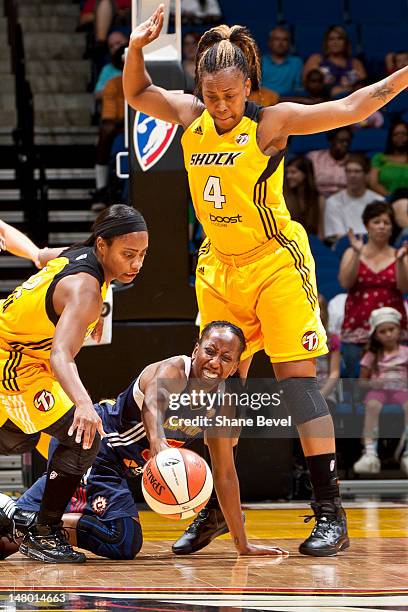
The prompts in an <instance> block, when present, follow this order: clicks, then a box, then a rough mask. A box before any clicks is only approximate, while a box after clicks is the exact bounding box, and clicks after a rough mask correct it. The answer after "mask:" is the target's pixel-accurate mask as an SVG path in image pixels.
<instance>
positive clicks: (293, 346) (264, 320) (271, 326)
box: [196, 221, 328, 363]
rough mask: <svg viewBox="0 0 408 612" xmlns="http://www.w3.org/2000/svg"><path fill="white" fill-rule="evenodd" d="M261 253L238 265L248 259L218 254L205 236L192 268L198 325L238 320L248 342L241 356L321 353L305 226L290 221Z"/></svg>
mask: <svg viewBox="0 0 408 612" xmlns="http://www.w3.org/2000/svg"><path fill="white" fill-rule="evenodd" d="M260 252H261V254H260V256H259V258H258V259H256V261H252V262H251V263H248V264H245V263H244V264H242V262H243V261H244V262H245V260H246V259H251V258H250V257H247V258H245V255H244V256H242V255H241V256H236V257H232V258H231V256H225V257H224V258H222V257H221V254H220V253H219V252H218V251H216V250H215V249H213V248H212V246H211V245H210V243H209V242H208V241H206V242H204V243H203V245H202V247H201V248H200V254H199V258H198V264H197V273H196V293H197V301H198V307H199V311H200V318H201V321H200V323H201V329H203V327H204V326H205V325H207V324H208V323H210V322H211V321H214V320H227V321H229V322H231V323H234V324H235V325H238V326H239V327H240V328H241V329H242V331H243V332H244V334H245V338H246V341H247V349H246V351H245V352H244V353H243V355H242V357H241V359H245V358H246V357H249V356H250V355H253V354H254V353H256V352H257V351H259V350H261V349H264V350H265V352H266V353H267V354H268V355H269V357H270V360H271V362H272V363H280V362H287V361H300V360H302V359H310V358H313V357H318V356H319V355H324V354H325V353H327V352H328V351H327V347H326V333H325V330H324V327H323V325H322V323H321V320H320V310H319V304H318V299H317V288H316V276H315V264H314V260H313V257H312V254H311V252H310V246H309V241H308V238H307V234H306V232H305V230H304V228H303V227H302V226H301V225H300V224H299V223H296V222H294V221H290V222H289V223H288V225H287V226H286V228H285V230H284V231H282V232H280V234H279V235H278V236H277V238H276V240H275V239H273V242H272V241H271V243H270V244H269V243H268V244H267V245H266V246H265V247H262V248H261V249H260ZM265 252H266V254H265ZM221 259H224V261H221ZM231 259H232V264H231ZM226 261H229V263H226Z"/></svg>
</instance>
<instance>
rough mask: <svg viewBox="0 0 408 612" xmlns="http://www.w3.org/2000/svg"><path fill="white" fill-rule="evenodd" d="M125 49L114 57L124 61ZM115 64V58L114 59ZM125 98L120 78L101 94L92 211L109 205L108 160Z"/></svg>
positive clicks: (120, 124) (119, 128)
mask: <svg viewBox="0 0 408 612" xmlns="http://www.w3.org/2000/svg"><path fill="white" fill-rule="evenodd" d="M124 53H125V47H119V49H117V51H116V53H115V55H116V56H118V57H120V58H122V68H123V61H124ZM115 62H116V58H115ZM117 63H118V62H117ZM124 115H125V98H124V94H123V86H122V76H121V75H120V76H116V77H113V78H112V79H110V80H109V81H108V82H107V83H106V85H105V88H104V90H103V94H102V115H101V122H100V126H99V137H98V143H97V145H96V163H95V184H96V192H95V194H94V197H93V200H94V203H93V205H92V210H94V211H95V212H97V211H99V210H101V209H103V208H104V207H105V205H106V204H108V203H109V190H108V183H109V159H110V151H111V148H112V144H113V141H114V139H115V136H116V135H117V134H119V133H120V132H123V129H124Z"/></svg>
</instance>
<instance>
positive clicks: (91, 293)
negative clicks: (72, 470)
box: [50, 273, 104, 449]
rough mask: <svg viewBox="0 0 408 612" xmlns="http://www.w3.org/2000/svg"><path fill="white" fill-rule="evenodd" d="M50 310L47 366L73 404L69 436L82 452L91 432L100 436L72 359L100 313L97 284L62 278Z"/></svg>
mask: <svg viewBox="0 0 408 612" xmlns="http://www.w3.org/2000/svg"><path fill="white" fill-rule="evenodd" d="M53 303H54V308H55V311H56V313H57V314H59V320H58V323H57V326H56V328H55V334H54V339H53V343H52V348H51V356H50V363H51V367H52V370H53V372H54V373H55V375H56V377H57V379H58V381H59V382H60V384H61V386H62V388H63V389H64V391H65V393H66V394H67V395H68V396H69V397H70V399H71V400H72V403H73V404H74V405H75V414H74V420H73V423H72V425H71V428H70V430H69V432H68V433H69V435H72V434H73V433H74V432H76V433H75V439H76V442H78V443H80V442H81V441H82V446H83V448H84V449H87V448H90V447H91V446H92V443H93V440H94V437H95V433H96V431H98V432H99V433H100V434H101V435H102V436H103V435H104V432H103V427H102V421H101V419H100V417H99V416H98V415H97V413H96V411H95V409H94V406H93V403H92V400H91V398H90V397H89V395H88V393H87V391H86V389H85V387H84V385H83V384H82V381H81V379H80V377H79V373H78V370H77V367H76V364H75V356H76V354H77V353H78V352H79V350H80V348H81V347H82V344H83V342H84V339H85V335H86V332H87V329H88V327H89V325H91V323H93V322H94V321H95V320H97V319H98V318H99V316H100V314H101V309H102V297H101V294H100V287H99V284H98V281H97V280H96V279H95V278H93V277H91V276H90V275H89V274H83V273H80V274H76V275H75V276H68V277H67V278H65V279H62V280H61V281H60V282H59V283H58V285H57V287H56V289H55V292H54V297H53Z"/></svg>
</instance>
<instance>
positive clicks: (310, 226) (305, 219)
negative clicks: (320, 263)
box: [284, 155, 323, 237]
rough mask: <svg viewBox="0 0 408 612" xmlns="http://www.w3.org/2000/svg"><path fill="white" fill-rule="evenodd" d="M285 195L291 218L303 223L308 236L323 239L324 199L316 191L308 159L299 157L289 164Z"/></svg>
mask: <svg viewBox="0 0 408 612" xmlns="http://www.w3.org/2000/svg"><path fill="white" fill-rule="evenodd" d="M284 194H285V201H286V205H287V207H288V210H289V212H290V216H291V218H292V219H293V220H294V221H298V223H301V224H302V225H303V227H304V228H305V230H306V231H307V233H308V234H315V235H316V236H319V237H322V225H323V224H322V213H321V207H322V205H323V198H322V197H321V196H319V193H318V191H317V189H316V183H315V178H314V172H313V164H312V162H311V161H310V160H309V159H307V158H306V157H303V156H302V155H299V156H297V157H293V158H292V159H291V160H290V161H289V162H288V164H287V166H286V171H285V179H284Z"/></svg>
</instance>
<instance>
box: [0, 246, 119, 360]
mask: <svg viewBox="0 0 408 612" xmlns="http://www.w3.org/2000/svg"><path fill="white" fill-rule="evenodd" d="M79 272H86V273H88V274H90V275H91V276H94V277H95V278H97V279H98V281H99V283H100V287H101V295H102V298H105V295H106V291H107V287H106V284H105V280H104V274H103V269H102V267H101V265H100V264H99V262H98V260H97V259H96V256H95V254H94V251H93V248H92V247H78V249H73V250H69V251H68V252H67V253H66V254H64V253H62V255H61V256H60V257H58V258H57V259H54V260H52V261H50V262H48V264H47V266H46V267H45V268H43V269H42V270H40V271H39V272H37V274H34V275H33V276H31V277H30V278H29V279H28V280H27V281H25V282H24V283H22V284H21V285H20V286H18V287H16V289H14V291H13V292H12V293H11V294H10V295H9V296H8V297H7V298H6V299H5V300H3V301H2V302H1V303H0V346H2V348H5V349H6V350H7V349H8V347H10V349H11V350H12V351H15V352H16V353H23V354H24V355H29V356H31V357H35V358H37V359H43V360H48V359H49V358H50V351H51V345H52V339H53V336H54V332H55V326H56V324H57V323H58V315H57V314H56V312H55V310H54V307H53V303H52V297H53V294H54V289H55V287H56V285H57V283H58V281H59V280H61V279H62V278H64V277H65V276H69V275H72V274H78V273H79ZM96 323H97V321H94V322H93V323H92V324H91V325H90V326H89V327H88V330H87V335H89V334H90V333H91V332H92V330H93V328H94V327H95V325H96Z"/></svg>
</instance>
